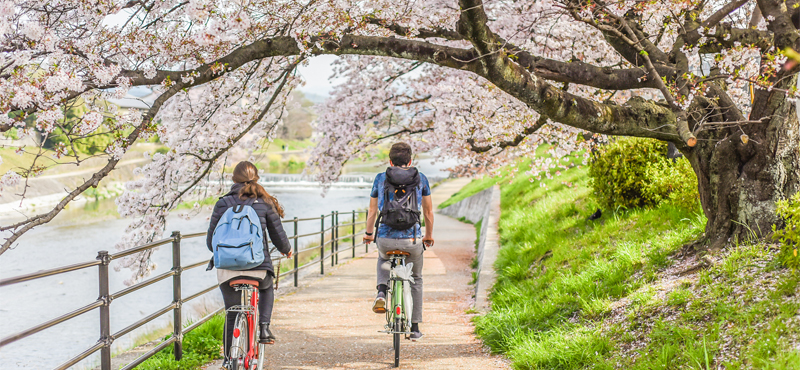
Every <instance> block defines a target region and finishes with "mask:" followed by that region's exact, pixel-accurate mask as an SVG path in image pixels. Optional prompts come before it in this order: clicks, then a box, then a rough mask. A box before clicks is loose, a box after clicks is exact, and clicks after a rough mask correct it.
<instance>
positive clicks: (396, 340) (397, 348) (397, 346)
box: [392, 317, 403, 367]
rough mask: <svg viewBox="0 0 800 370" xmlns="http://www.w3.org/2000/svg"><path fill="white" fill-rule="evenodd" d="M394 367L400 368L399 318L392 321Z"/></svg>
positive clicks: (400, 329)
mask: <svg viewBox="0 0 800 370" xmlns="http://www.w3.org/2000/svg"><path fill="white" fill-rule="evenodd" d="M393 331H394V335H392V337H393V338H394V339H393V340H394V367H399V366H400V332H402V331H403V325H402V322H400V317H396V318H395V319H394V330H393Z"/></svg>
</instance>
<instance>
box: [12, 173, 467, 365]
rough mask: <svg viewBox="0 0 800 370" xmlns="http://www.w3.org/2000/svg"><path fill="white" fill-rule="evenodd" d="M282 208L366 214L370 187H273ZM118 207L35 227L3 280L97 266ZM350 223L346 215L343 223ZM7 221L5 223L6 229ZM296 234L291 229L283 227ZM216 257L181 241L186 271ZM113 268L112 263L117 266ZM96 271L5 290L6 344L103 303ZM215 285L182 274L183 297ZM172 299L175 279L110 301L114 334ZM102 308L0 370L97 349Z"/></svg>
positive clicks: (180, 224)
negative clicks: (90, 263)
mask: <svg viewBox="0 0 800 370" xmlns="http://www.w3.org/2000/svg"><path fill="white" fill-rule="evenodd" d="M452 165H453V163H452V162H450V163H438V164H431V163H430V161H427V160H425V161H421V162H420V164H419V167H420V169H421V170H422V171H423V172H424V173H426V174H427V175H429V176H431V177H434V176H440V177H446V176H447V172H446V171H445V170H444V169H445V168H447V167H448V166H452ZM349 167H350V168H348V172H349V173H370V172H371V173H375V172H378V171H381V170H382V168H384V167H382V166H380V165H376V164H374V163H358V164H356V165H352V166H349ZM268 191H270V193H272V194H273V195H274V196H275V197H276V198H278V200H279V201H280V202H281V203H282V204H283V206H284V208H285V210H286V217H285V219H291V218H294V217H298V218H309V217H319V216H320V215H321V214H329V213H330V212H331V211H334V210H336V211H350V210H353V209H364V208H366V207H367V206H368V204H369V189H345V188H342V189H337V188H333V189H331V190H329V191H328V193H327V194H326V195H325V197H324V198H323V197H322V196H321V189H319V188H298V189H291V188H279V187H276V188H269V187H268ZM113 209H114V205H113V201H110V200H105V201H100V202H92V203H88V204H85V205H72V206H70V207H69V209H67V210H65V211H64V212H62V214H60V215H59V216H58V217H57V218H56V219H55V220H53V221H52V222H51V223H49V224H47V225H44V226H41V227H38V228H35V229H33V230H32V231H30V232H28V233H27V234H25V235H24V236H23V237H21V238H20V240H19V247H17V248H15V249H13V250H9V251H8V252H6V253H5V254H4V255H2V256H0V279H2V278H7V277H11V276H17V275H21V274H26V273H30V272H34V271H38V270H42V269H50V268H54V267H59V266H64V265H67V264H72V263H79V262H85V261H91V260H94V259H95V257H96V256H97V252H98V251H99V250H108V251H110V252H112V253H113V252H114V249H113V245H114V244H115V243H116V242H117V241H119V240H120V238H121V237H122V235H123V234H124V230H125V227H126V226H127V225H128V223H129V222H130V220H126V219H118V218H116V217H114V215H113ZM208 216H209V212H208V211H204V212H203V213H201V214H199V215H196V216H195V217H193V218H191V219H189V220H186V219H181V218H178V217H177V216H170V217H168V220H167V227H166V230H167V232H166V233H165V235H164V236H165V237H166V236H169V234H170V233H171V231H172V230H180V231H181V232H182V233H184V234H186V233H194V232H203V231H206V230H207V228H208ZM344 219H345V218H343V216H340V221H342V222H345V221H344ZM6 223H7V222H5V221H4V222H0V224H6ZM285 228H286V231H287V233H288V234H290V235H291V232H292V225H291V224H285ZM318 230H319V223H318V221H309V222H304V223H300V224H299V232H300V233H309V232H314V231H318ZM208 258H210V252H209V251H208V249H207V248H206V246H205V238H195V239H185V240H183V241H182V249H181V260H182V262H183V265H187V264H191V263H194V262H199V261H204V260H208ZM152 260H153V261H154V262H155V263H156V264H157V265H158V268H157V270H156V271H155V272H154V273H153V275H152V276H155V275H158V274H161V273H163V272H166V271H168V270H169V269H170V268H171V266H172V253H171V248H170V246H169V245H165V246H163V247H161V248H160V249H159V250H157V251H156V252H155V253H154V254H153V256H152ZM113 266H115V263H112V267H113ZM97 271H98V269H97V267H92V268H88V269H84V270H79V271H73V272H70V273H66V274H60V275H57V276H52V277H47V278H42V279H38V280H34V281H30V282H26V283H20V284H15V285H12V286H7V287H0V338H4V337H6V336H8V335H11V334H13V333H17V332H19V331H21V330H25V329H27V328H30V327H32V326H34V325H37V324H40V323H42V322H45V321H47V320H50V319H52V318H55V317H58V316H60V315H63V314H65V313H67V312H69V311H72V310H75V309H77V308H80V307H83V306H85V305H87V304H89V303H92V302H94V301H95V300H96V299H97V297H98V287H97V286H98V276H97V275H98V272H97ZM130 276H131V272H130V270H127V269H123V270H120V271H115V269H111V276H110V283H111V287H110V289H111V291H112V292H116V291H119V290H120V289H123V288H125V285H124V284H123V281H124V280H126V279H127V278H129V277H130ZM215 283H216V274H215V273H213V272H206V271H205V268H204V267H201V268H196V269H193V270H189V271H185V272H184V274H183V276H182V296H183V297H186V296H189V295H191V294H194V293H196V292H198V291H200V290H202V289H204V288H206V287H209V286H211V285H213V284H215ZM171 301H172V279H170V278H168V279H165V280H163V281H161V282H158V283H155V284H153V285H151V286H149V287H147V288H145V289H143V290H140V291H137V292H134V293H131V294H129V295H127V296H124V297H121V298H119V299H116V300H114V301H113V302H112V304H111V307H110V310H111V333H115V332H117V331H119V330H120V329H122V328H125V327H127V326H128V325H130V324H132V323H134V322H136V321H137V320H139V319H141V318H143V317H145V316H147V315H149V314H151V313H153V312H155V311H157V310H159V309H161V308H163V307H165V306H167V305H169V304H170V302H171ZM219 305H221V297H220V296H219V293H218V291H217V290H212V291H211V292H209V293H207V294H205V295H204V296H202V297H200V298H197V299H196V300H194V301H192V302H191V303H189V304H187V305H185V306H184V312H185V313H184V318H185V319H192V318H198V317H201V316H202V314H204V313H205V312H208V311H210V310H212V309H214V308H216V307H218V306H219ZM171 318H172V313H171V312H169V313H167V314H165V315H163V316H161V317H160V318H159V319H158V320H155V321H153V322H151V323H150V324H148V325H145V326H144V327H142V328H140V329H137V330H136V331H134V332H132V333H130V334H127V335H125V336H123V337H122V338H119V339H117V340H116V341H115V342H114V349H113V350H114V352H115V353H116V352H120V351H124V350H126V349H128V348H130V347H131V346H132V345H133V344H134V340H136V339H137V338H141V337H142V336H143V335H145V334H147V333H151V332H153V331H157V330H162V329H163V328H164V327H167V326H168V325H169V323H170V321H171ZM99 330H100V329H99V310H97V309H95V310H93V311H90V312H88V313H86V314H84V315H81V316H79V317H78V318H76V319H73V320H69V321H67V322H64V323H61V324H59V325H57V326H55V327H53V328H50V329H46V330H44V331H42V332H39V333H37V334H34V335H31V336H29V337H27V338H25V339H22V340H20V341H18V342H16V343H13V344H10V345H8V346H5V347H2V348H0V369H47V368H52V367H55V366H58V365H59V364H61V363H63V362H64V361H67V360H68V359H70V358H71V357H73V356H75V355H76V354H78V353H80V352H81V351H82V350H84V349H85V348H88V347H90V346H92V345H94V344H95V343H96V342H97V339H98V337H99ZM97 361H98V360H97V356H93V357H90V358H89V359H87V360H85V361H83V362H81V363H79V364H78V365H77V366H76V368H87V367H92V366H96V365H97Z"/></svg>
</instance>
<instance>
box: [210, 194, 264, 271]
mask: <svg viewBox="0 0 800 370" xmlns="http://www.w3.org/2000/svg"><path fill="white" fill-rule="evenodd" d="M222 199H223V200H224V201H225V205H227V206H228V210H226V211H225V213H224V214H222V217H221V218H220V219H219V223H217V227H216V228H214V234H213V235H212V237H211V245H212V247H213V248H214V266H216V268H218V269H225V270H239V271H241V270H250V269H252V268H254V267H257V266H259V265H261V263H262V262H264V232H263V230H261V220H260V219H259V218H258V214H257V213H256V210H255V209H253V203H254V202H255V200H256V198H249V199H248V200H247V201H246V202H245V204H242V205H237V204H236V203H234V201H233V199H231V197H223V198H222Z"/></svg>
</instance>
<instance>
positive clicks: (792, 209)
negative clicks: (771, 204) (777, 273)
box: [772, 193, 800, 269]
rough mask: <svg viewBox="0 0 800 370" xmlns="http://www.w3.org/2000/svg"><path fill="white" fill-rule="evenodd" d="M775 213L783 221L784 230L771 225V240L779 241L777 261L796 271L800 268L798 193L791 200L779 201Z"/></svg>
mask: <svg viewBox="0 0 800 370" xmlns="http://www.w3.org/2000/svg"><path fill="white" fill-rule="evenodd" d="M776 205H777V208H776V213H777V214H778V216H779V217H780V218H781V219H783V222H784V224H785V225H784V228H783V229H778V228H777V226H776V225H772V231H773V232H774V233H773V236H772V237H773V238H775V239H778V240H780V242H781V251H780V253H778V261H780V262H781V264H783V265H784V266H786V267H790V268H792V269H797V268H798V267H800V257H798V252H797V243H798V241H800V233H798V228H800V193H796V194H795V195H792V196H791V198H789V199H785V200H780V201H778V202H777V203H776Z"/></svg>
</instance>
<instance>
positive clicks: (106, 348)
mask: <svg viewBox="0 0 800 370" xmlns="http://www.w3.org/2000/svg"><path fill="white" fill-rule="evenodd" d="M97 259H98V260H100V262H101V263H100V265H99V266H98V267H99V268H100V271H99V274H98V277H99V280H100V284H99V285H100V299H102V300H103V305H102V306H100V341H101V342H103V348H101V349H100V369H102V370H111V342H112V339H111V315H110V312H109V308H110V307H109V306H110V305H111V297H110V296H109V287H108V265H109V263H111V257H110V256H109V255H108V251H100V252H97Z"/></svg>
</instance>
